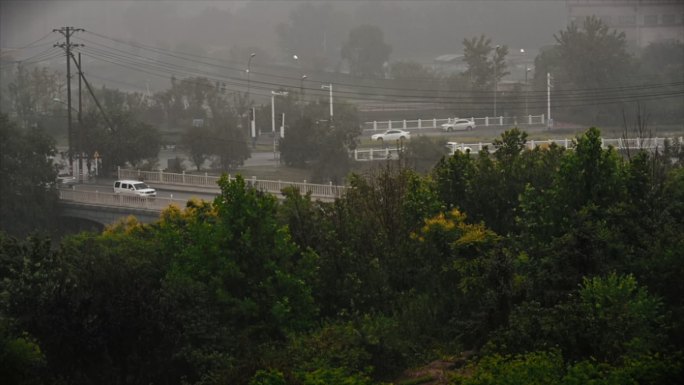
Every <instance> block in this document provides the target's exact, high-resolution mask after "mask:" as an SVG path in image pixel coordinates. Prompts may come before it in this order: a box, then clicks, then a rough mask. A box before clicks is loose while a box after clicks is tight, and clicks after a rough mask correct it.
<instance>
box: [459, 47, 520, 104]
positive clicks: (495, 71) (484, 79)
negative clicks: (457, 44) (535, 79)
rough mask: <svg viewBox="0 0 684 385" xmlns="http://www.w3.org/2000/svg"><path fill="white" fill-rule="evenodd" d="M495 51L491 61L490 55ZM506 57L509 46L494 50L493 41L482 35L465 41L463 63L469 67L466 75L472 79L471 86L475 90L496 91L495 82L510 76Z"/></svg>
mask: <svg viewBox="0 0 684 385" xmlns="http://www.w3.org/2000/svg"><path fill="white" fill-rule="evenodd" d="M492 51H494V55H493V57H492V58H491V59H490V58H489V55H490V53H491V52H492ZM506 55H508V46H506V45H504V46H498V45H497V46H496V47H494V48H492V39H490V38H488V37H485V36H484V35H480V36H479V37H473V38H470V39H463V61H465V62H466V64H467V65H468V69H467V70H466V72H465V75H466V76H467V77H468V79H470V85H471V87H472V88H473V89H475V90H480V91H483V90H494V82H497V83H498V82H499V81H500V80H501V78H503V77H504V76H506V75H508V74H509V72H508V71H507V69H506V67H507V66H506Z"/></svg>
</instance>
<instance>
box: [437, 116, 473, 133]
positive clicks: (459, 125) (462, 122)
mask: <svg viewBox="0 0 684 385" xmlns="http://www.w3.org/2000/svg"><path fill="white" fill-rule="evenodd" d="M474 128H475V121H474V120H470V119H458V118H454V119H453V120H449V121H448V122H446V123H444V124H442V129H443V130H444V131H448V132H451V131H454V130H467V131H470V130H472V129H474Z"/></svg>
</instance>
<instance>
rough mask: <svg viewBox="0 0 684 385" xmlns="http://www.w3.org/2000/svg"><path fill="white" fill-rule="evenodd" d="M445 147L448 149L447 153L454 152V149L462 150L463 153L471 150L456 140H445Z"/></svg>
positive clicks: (471, 150) (451, 153)
mask: <svg viewBox="0 0 684 385" xmlns="http://www.w3.org/2000/svg"><path fill="white" fill-rule="evenodd" d="M446 147H447V148H448V149H449V154H450V155H453V154H455V153H456V151H462V152H465V153H469V152H473V149H472V148H470V147H468V146H464V145H463V143H458V142H447V144H446Z"/></svg>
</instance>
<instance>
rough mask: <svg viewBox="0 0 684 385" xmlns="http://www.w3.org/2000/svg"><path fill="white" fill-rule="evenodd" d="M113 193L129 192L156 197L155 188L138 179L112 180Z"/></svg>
mask: <svg viewBox="0 0 684 385" xmlns="http://www.w3.org/2000/svg"><path fill="white" fill-rule="evenodd" d="M114 193H115V194H131V195H138V196H142V197H156V196H157V190H155V189H153V188H152V187H150V186H148V185H147V184H145V183H143V182H141V181H138V180H117V181H116V182H114Z"/></svg>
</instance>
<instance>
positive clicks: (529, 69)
mask: <svg viewBox="0 0 684 385" xmlns="http://www.w3.org/2000/svg"><path fill="white" fill-rule="evenodd" d="M530 71H532V68H530V67H528V66H527V64H525V115H527V116H529V115H530V113H529V111H528V109H527V94H528V92H529V87H528V86H527V74H528V73H529V72H530Z"/></svg>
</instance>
